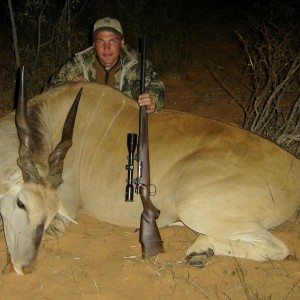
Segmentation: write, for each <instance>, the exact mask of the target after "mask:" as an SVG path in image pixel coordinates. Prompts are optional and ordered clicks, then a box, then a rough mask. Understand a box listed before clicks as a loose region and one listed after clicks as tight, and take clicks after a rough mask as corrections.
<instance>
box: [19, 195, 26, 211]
mask: <svg viewBox="0 0 300 300" xmlns="http://www.w3.org/2000/svg"><path fill="white" fill-rule="evenodd" d="M17 205H18V207H19V208H21V209H24V210H26V208H25V205H24V203H23V202H22V201H21V200H20V199H19V198H18V200H17Z"/></svg>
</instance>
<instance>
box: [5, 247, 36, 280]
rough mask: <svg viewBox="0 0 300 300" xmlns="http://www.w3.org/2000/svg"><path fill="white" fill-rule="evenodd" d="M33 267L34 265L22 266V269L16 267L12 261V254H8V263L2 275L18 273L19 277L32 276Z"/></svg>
mask: <svg viewBox="0 0 300 300" xmlns="http://www.w3.org/2000/svg"><path fill="white" fill-rule="evenodd" d="M33 266H34V264H31V265H25V266H21V267H20V268H19V267H16V266H14V264H13V262H12V261H11V256H10V253H9V252H7V263H6V265H5V267H4V268H3V270H2V274H3V275H7V274H9V273H12V272H16V273H17V274H19V275H26V274H31V273H32V271H33V268H34V267H33Z"/></svg>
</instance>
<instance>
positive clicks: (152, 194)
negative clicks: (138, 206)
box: [149, 184, 156, 196]
mask: <svg viewBox="0 0 300 300" xmlns="http://www.w3.org/2000/svg"><path fill="white" fill-rule="evenodd" d="M151 187H154V190H153V191H151ZM149 190H150V192H149V193H150V196H155V195H156V185H155V184H150V186H149Z"/></svg>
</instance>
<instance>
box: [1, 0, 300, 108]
mask: <svg viewBox="0 0 300 300" xmlns="http://www.w3.org/2000/svg"><path fill="white" fill-rule="evenodd" d="M11 3H12V7H13V13H14V19H15V23H16V33H17V36H16V37H17V39H18V46H17V48H14V46H13V33H12V26H11V16H10V14H9V10H8V1H4V0H2V1H1V8H0V13H1V16H0V18H1V24H2V26H1V27H0V46H1V48H0V71H1V73H0V74H1V75H0V88H1V90H2V93H1V94H2V99H0V100H1V101H0V103H1V106H2V110H6V109H10V108H11V105H12V104H11V103H12V101H11V99H12V95H13V91H14V87H15V76H16V71H17V69H18V67H19V66H18V65H17V64H16V58H15V53H16V52H18V54H19V57H20V64H21V65H25V66H26V70H27V73H26V78H27V93H28V96H29V97H32V96H34V95H35V94H37V93H40V92H41V90H42V88H43V86H44V85H45V84H46V83H47V81H48V79H49V77H50V76H51V74H52V73H53V72H54V71H55V70H57V69H58V68H59V67H60V66H61V65H62V64H63V63H64V62H65V61H66V60H67V59H68V58H70V56H72V55H73V54H74V53H76V52H78V51H81V50H83V49H85V48H86V47H88V46H90V45H91V31H92V27H93V24H94V22H95V21H96V20H97V19H99V18H102V17H105V16H110V17H113V18H117V19H119V20H120V22H121V24H122V26H123V30H124V34H125V41H126V42H127V43H128V44H130V45H131V46H133V47H136V46H137V40H138V37H140V36H141V35H142V33H146V34H147V36H148V55H149V57H150V59H151V60H152V62H153V63H154V66H155V69H156V71H157V72H158V73H159V74H160V75H161V76H162V77H164V76H179V77H180V76H185V74H186V71H187V70H188V69H189V68H190V66H191V65H193V64H195V60H196V59H197V60H198V61H197V63H201V58H200V62H199V57H197V49H198V47H199V45H201V44H203V43H205V42H210V40H211V39H213V38H217V39H220V42H221V40H222V38H227V39H228V40H229V41H230V42H232V43H235V42H236V40H235V38H234V35H233V33H234V31H237V30H238V31H239V32H242V33H243V35H245V36H246V37H247V38H248V39H249V41H250V42H251V37H252V35H253V33H252V32H251V28H252V27H251V26H252V25H251V24H253V23H272V24H274V26H277V27H288V26H291V24H292V25H293V26H296V25H298V24H299V19H300V16H299V11H300V5H299V1H298V0H290V1H279V0H278V1H266V0H265V1H264V0H257V1H247V0H244V1H243V0H242V1H236V0H229V1H220V0H209V1H208V0H189V1H187V0H127V1H124V0H106V1H101V0H60V1H54V0H48V1H45V0H26V1H25V0H18V1H16V0H12V1H11ZM67 4H68V5H69V6H67ZM224 35H226V37H225V36H224ZM212 51H213V49H212ZM195 54H196V55H195ZM195 57H196V58H195Z"/></svg>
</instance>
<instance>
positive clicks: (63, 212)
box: [57, 202, 78, 225]
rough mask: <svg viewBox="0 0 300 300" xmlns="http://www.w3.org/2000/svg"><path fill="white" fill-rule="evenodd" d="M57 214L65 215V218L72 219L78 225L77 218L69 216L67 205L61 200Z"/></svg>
mask: <svg viewBox="0 0 300 300" xmlns="http://www.w3.org/2000/svg"><path fill="white" fill-rule="evenodd" d="M57 214H58V215H59V216H62V217H64V218H65V219H67V220H68V221H70V222H72V223H74V224H76V225H78V223H77V222H76V221H75V220H73V219H72V218H71V217H70V216H69V214H68V212H67V211H66V209H65V207H64V206H63V204H62V203H61V202H59V206H58V212H57Z"/></svg>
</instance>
